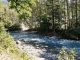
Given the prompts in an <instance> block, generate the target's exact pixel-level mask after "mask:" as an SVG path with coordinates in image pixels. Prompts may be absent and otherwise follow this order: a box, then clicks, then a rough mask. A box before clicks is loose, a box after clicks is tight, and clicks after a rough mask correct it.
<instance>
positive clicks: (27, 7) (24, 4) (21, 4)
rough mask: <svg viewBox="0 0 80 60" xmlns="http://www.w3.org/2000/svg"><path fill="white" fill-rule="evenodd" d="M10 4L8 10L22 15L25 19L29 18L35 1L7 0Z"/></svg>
mask: <svg viewBox="0 0 80 60" xmlns="http://www.w3.org/2000/svg"><path fill="white" fill-rule="evenodd" d="M8 1H9V2H10V8H13V9H15V10H16V11H17V12H18V13H19V15H21V16H22V15H23V17H22V18H23V19H24V17H25V18H26V19H28V17H30V16H31V12H32V8H31V7H34V6H35V5H36V4H35V1H34V0H25V1H15V0H8Z"/></svg>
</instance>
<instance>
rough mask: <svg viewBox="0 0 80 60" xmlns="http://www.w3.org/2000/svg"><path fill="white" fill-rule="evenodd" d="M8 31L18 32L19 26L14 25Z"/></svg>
mask: <svg viewBox="0 0 80 60" xmlns="http://www.w3.org/2000/svg"><path fill="white" fill-rule="evenodd" d="M8 30H9V31H19V30H21V26H20V24H14V25H12V26H11V27H9V28H8Z"/></svg>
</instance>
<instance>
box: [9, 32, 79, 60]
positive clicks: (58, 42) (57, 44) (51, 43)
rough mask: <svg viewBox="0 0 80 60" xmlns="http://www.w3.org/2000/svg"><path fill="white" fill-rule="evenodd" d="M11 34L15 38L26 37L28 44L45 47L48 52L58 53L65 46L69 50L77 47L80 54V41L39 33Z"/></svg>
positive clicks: (76, 50)
mask: <svg viewBox="0 0 80 60" xmlns="http://www.w3.org/2000/svg"><path fill="white" fill-rule="evenodd" d="M10 34H11V35H12V36H13V37H14V39H15V40H21V39H25V40H26V41H27V44H29V45H32V46H34V47H35V48H36V47H37V46H38V48H40V49H44V48H45V50H46V53H51V54H57V53H58V51H59V50H60V49H61V48H62V47H63V46H64V47H66V48H67V49H68V50H70V49H72V48H75V53H76V54H77V55H79V54H80V41H75V40H67V39H58V38H55V37H49V36H43V35H37V34H33V33H27V32H10ZM38 48H37V49H38ZM44 52H45V51H44ZM79 56H80V55H79ZM50 58H51V57H50ZM47 60H53V59H47Z"/></svg>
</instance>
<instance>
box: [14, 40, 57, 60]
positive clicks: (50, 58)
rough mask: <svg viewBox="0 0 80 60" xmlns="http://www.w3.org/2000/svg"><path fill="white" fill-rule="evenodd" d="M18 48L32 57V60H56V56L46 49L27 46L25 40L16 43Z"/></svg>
mask: <svg viewBox="0 0 80 60" xmlns="http://www.w3.org/2000/svg"><path fill="white" fill-rule="evenodd" d="M15 42H16V44H17V47H18V48H19V49H20V50H21V51H24V52H26V53H27V54H28V55H29V56H31V57H32V60H55V59H56V58H55V56H56V55H55V54H52V53H49V52H47V50H46V49H45V48H42V49H41V48H40V47H39V46H38V45H37V47H35V46H33V45H30V44H26V42H27V41H25V40H17V41H15Z"/></svg>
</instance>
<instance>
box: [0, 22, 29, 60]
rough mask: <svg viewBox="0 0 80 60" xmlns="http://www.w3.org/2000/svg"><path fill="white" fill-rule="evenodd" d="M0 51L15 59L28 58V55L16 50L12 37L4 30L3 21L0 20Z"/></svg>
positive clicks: (22, 59)
mask: <svg viewBox="0 0 80 60" xmlns="http://www.w3.org/2000/svg"><path fill="white" fill-rule="evenodd" d="M0 52H6V53H7V54H9V55H10V56H11V57H14V58H15V60H30V57H29V56H28V55H27V54H26V53H23V52H21V51H20V50H18V48H17V47H16V45H15V43H14V40H13V37H12V36H10V34H9V33H7V32H6V31H5V28H4V25H3V23H1V22H0Z"/></svg>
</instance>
